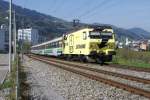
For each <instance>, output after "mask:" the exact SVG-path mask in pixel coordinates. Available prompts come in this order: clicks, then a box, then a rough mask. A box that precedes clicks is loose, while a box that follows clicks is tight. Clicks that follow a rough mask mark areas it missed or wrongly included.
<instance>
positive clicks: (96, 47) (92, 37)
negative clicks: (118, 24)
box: [31, 26, 115, 63]
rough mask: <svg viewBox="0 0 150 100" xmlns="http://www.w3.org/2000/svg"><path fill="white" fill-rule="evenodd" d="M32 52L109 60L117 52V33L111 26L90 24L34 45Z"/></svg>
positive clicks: (93, 59)
mask: <svg viewBox="0 0 150 100" xmlns="http://www.w3.org/2000/svg"><path fill="white" fill-rule="evenodd" d="M31 52H32V53H35V54H41V55H50V56H56V57H62V58H65V59H69V60H76V59H77V60H79V59H80V60H81V61H89V62H95V61H96V62H99V63H103V62H106V61H107V62H108V61H111V60H112V56H113V55H114V54H115V35H114V32H113V29H112V28H111V27H110V26H88V27H84V28H81V29H78V30H76V31H73V32H69V33H67V34H64V35H63V36H62V37H59V38H55V39H53V40H50V41H47V42H44V43H41V44H38V45H35V46H32V48H31Z"/></svg>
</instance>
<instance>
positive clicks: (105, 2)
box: [78, 0, 112, 19]
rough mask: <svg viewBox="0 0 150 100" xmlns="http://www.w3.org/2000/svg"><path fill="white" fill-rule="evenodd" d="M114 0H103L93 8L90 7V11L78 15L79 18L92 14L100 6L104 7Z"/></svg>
mask: <svg viewBox="0 0 150 100" xmlns="http://www.w3.org/2000/svg"><path fill="white" fill-rule="evenodd" d="M110 1H112V0H109V1H107V0H103V1H102V2H100V3H98V4H97V5H96V6H94V7H93V8H92V9H89V10H88V11H86V12H84V13H83V14H81V15H79V16H78V19H81V18H84V17H86V16H88V15H90V14H92V13H93V12H94V11H95V10H98V8H102V7H104V6H105V5H106V4H108V3H110Z"/></svg>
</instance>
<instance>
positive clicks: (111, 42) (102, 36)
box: [89, 26, 115, 62]
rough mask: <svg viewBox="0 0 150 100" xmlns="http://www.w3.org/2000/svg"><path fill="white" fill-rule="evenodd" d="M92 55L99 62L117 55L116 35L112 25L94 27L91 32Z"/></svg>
mask: <svg viewBox="0 0 150 100" xmlns="http://www.w3.org/2000/svg"><path fill="white" fill-rule="evenodd" d="M89 37H90V48H89V49H90V56H91V57H93V58H94V59H96V60H97V61H98V62H100V61H101V62H105V61H112V56H113V55H115V35H114V32H113V29H112V28H111V27H110V26H101V27H96V28H93V31H90V32H89Z"/></svg>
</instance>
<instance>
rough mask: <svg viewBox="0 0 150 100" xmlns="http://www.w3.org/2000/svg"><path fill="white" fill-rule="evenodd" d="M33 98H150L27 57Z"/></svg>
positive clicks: (81, 99)
mask: <svg viewBox="0 0 150 100" xmlns="http://www.w3.org/2000/svg"><path fill="white" fill-rule="evenodd" d="M23 65H24V66H25V70H26V71H27V72H28V75H27V76H28V78H27V82H28V83H29V85H30V86H31V90H30V94H31V95H32V97H33V98H46V99H48V100H148V99H147V98H145V97H142V96H139V95H134V94H131V93H129V92H127V91H124V90H121V89H118V88H115V87H112V86H109V85H106V84H103V83H100V82H97V81H94V80H91V79H88V78H86V77H83V76H81V75H77V74H74V73H72V72H69V71H65V70H63V69H60V68H57V67H54V66H52V65H48V64H45V63H42V62H39V61H35V60H33V59H30V58H28V57H26V56H24V63H23Z"/></svg>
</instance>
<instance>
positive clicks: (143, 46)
mask: <svg viewBox="0 0 150 100" xmlns="http://www.w3.org/2000/svg"><path fill="white" fill-rule="evenodd" d="M140 50H142V51H148V50H149V45H148V41H142V42H141V43H140Z"/></svg>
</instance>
